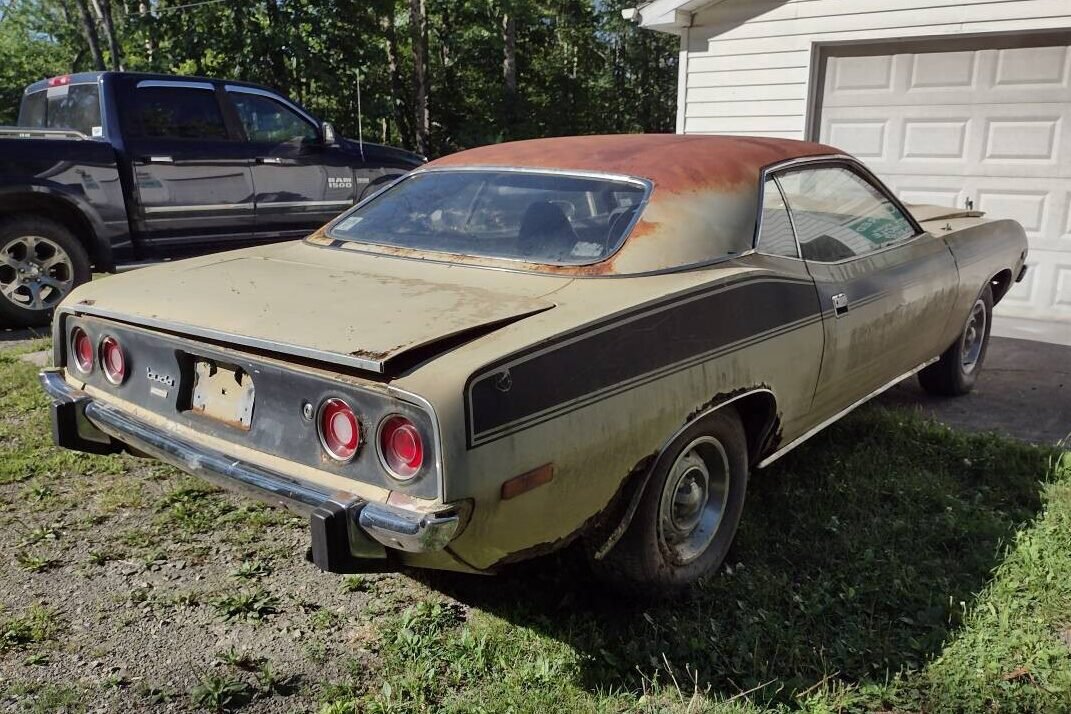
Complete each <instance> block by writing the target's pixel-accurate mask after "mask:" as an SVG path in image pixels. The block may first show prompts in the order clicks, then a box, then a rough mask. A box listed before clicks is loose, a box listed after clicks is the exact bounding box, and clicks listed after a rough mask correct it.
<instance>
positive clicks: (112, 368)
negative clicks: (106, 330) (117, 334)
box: [100, 335, 126, 384]
mask: <svg viewBox="0 0 1071 714" xmlns="http://www.w3.org/2000/svg"><path fill="white" fill-rule="evenodd" d="M100 368H101V370H103V372H104V376H105V377H107V379H108V381H109V382H111V383H112V384H122V383H123V380H124V379H126V355H125V354H124V353H123V346H122V345H121V344H119V340H117V339H115V338H114V337H112V336H111V335H109V336H107V337H105V338H104V339H103V340H101V342H100Z"/></svg>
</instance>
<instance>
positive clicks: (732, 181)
mask: <svg viewBox="0 0 1071 714" xmlns="http://www.w3.org/2000/svg"><path fill="white" fill-rule="evenodd" d="M838 153H840V152H839V151H837V150H836V149H834V148H832V147H829V146H824V145H822V144H815V143H811V142H805V141H793V140H791V139H774V138H768V137H744V136H699V135H687V136H685V135H681V134H617V135H607V136H568V137H559V138H552V139H531V140H528V141H514V142H508V143H504V144H492V145H488V146H482V147H479V148H476V149H469V150H467V151H459V152H458V153H456V154H451V155H449V156H444V157H443V158H441V159H436V160H435V161H432V162H431V163H429V164H427V165H426V166H425V167H422V168H421V169H418V170H419V171H424V170H435V169H447V170H449V169H451V168H463V167H465V168H467V167H489V168H490V167H494V168H512V169H553V170H561V171H581V172H597V173H604V174H617V175H623V176H631V177H636V178H641V179H647V180H648V181H650V182H651V184H652V190H651V192H650V195H649V198H648V199H647V203H646V205H644V206H643V207H642V208H641V213H640V215H639V217H638V219H637V221H636V223H635V224H634V225H633V227H632V230H631V231H630V232H629V234H628V236H627V237H626V239H625V241H624V243H623V244H622V246H621V248H620V249H618V251H617V252H616V253H614V254H613V255H611V256H609V257H607V258H606V259H604V260H602V261H601V262H598V263H593V264H590V265H545V264H539V263H521V262H518V261H507V262H505V263H503V261H502V260H500V259H496V258H481V257H475V256H466V255H461V254H457V255H450V256H449V258H448V260H450V261H451V262H458V263H466V264H471V265H496V266H497V265H503V267H510V268H513V269H521V270H530V271H532V272H537V273H547V274H556V275H572V276H597V275H619V276H620V275H635V274H643V273H648V272H657V271H663V270H673V269H677V268H682V267H686V266H692V265H697V264H704V263H708V262H711V261H714V260H718V259H720V258H727V257H733V256H735V255H740V254H742V253H745V252H747V251H748V250H750V248H751V246H752V241H753V237H754V232H755V225H756V214H757V210H758V196H759V177H760V176H761V174H762V170H763V168H765V167H766V166H769V165H771V164H775V163H779V162H782V161H786V160H789V159H794V158H801V157H807V156H821V155H830V154H838ZM310 240H312V241H314V242H325V241H327V242H329V241H330V239H329V238H328V237H326V236H325V235H324V234H323V232H322V231H321V233H319V234H317V235H315V236H312V237H310ZM362 249H364V250H370V251H372V252H381V253H389V254H392V255H404V256H412V257H420V258H425V257H429V256H427V255H425V254H424V253H423V252H421V251H419V250H416V249H410V248H404V247H398V246H390V247H385V246H379V247H377V246H369V245H362ZM435 257H438V258H440V259H441V258H442V255H438V256H435Z"/></svg>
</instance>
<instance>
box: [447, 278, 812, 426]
mask: <svg viewBox="0 0 1071 714" xmlns="http://www.w3.org/2000/svg"><path fill="white" fill-rule="evenodd" d="M819 320H821V311H820V309H819V304H818V297H817V292H816V290H815V286H814V284H813V283H812V282H811V281H809V280H792V279H785V278H771V277H762V278H755V277H751V276H747V277H746V278H745V279H742V280H738V281H735V282H732V283H728V284H726V283H723V284H720V285H718V286H716V287H714V288H706V289H704V290H700V291H693V292H690V293H686V294H684V295H675V296H673V297H671V298H669V299H668V300H664V301H659V302H658V303H656V304H648V305H645V306H643V307H641V308H639V309H636V310H634V311H631V312H629V313H627V314H624V315H617V316H614V317H613V318H610V319H609V320H606V321H604V322H601V323H596V324H592V325H589V326H586V327H584V328H581V329H579V330H575V331H573V332H572V333H569V334H566V335H562V336H561V337H559V338H557V339H555V340H554V341H553V342H548V343H544V344H541V345H539V346H537V347H535V348H533V349H531V350H528V351H526V352H524V353H521V354H516V355H512V356H510V357H508V358H506V359H504V360H501V361H500V362H498V363H495V364H492V365H489V366H488V367H487V368H485V369H484V370H482V371H481V372H480V373H479V374H477V375H475V376H473V377H472V378H471V379H470V382H469V384H468V386H467V388H466V396H467V399H466V404H465V406H466V411H467V412H468V414H467V417H468V419H467V421H468V424H467V431H468V443H469V446H470V447H472V446H476V445H479V444H483V443H487V442H489V441H493V440H495V439H498V438H501V437H503V436H506V435H508V434H510V433H513V432H515V431H517V430H519V429H522V428H525V427H528V426H532V425H534V424H536V423H539V422H541V421H546V420H547V419H551V418H554V417H556V416H560V415H562V414H565V413H568V412H570V411H573V410H575V409H579V408H580V407H582V406H584V405H586V404H590V403H592V402H593V401H596V400H599V399H605V398H606V397H609V396H611V395H613V394H616V393H619V392H621V391H623V390H625V389H631V388H633V387H636V386H639V385H640V384H644V383H646V382H649V381H652V380H654V379H658V378H660V377H663V376H665V375H668V374H671V373H673V372H675V371H679V370H681V369H686V368H688V367H690V366H693V365H695V364H699V363H701V362H704V361H707V360H710V359H713V358H716V357H718V356H721V355H723V354H727V353H729V352H732V351H735V350H738V349H742V348H743V347H746V346H748V345H750V344H753V343H754V342H756V341H758V340H760V339H769V338H771V337H774V336H776V335H778V334H782V333H783V332H787V331H789V330H793V329H797V328H799V327H803V326H804V325H807V324H810V323H812V322H816V321H819Z"/></svg>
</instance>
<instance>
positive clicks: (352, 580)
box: [339, 575, 372, 593]
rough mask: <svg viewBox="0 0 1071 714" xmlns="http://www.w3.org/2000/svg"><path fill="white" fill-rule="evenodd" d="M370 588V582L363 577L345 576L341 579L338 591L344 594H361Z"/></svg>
mask: <svg viewBox="0 0 1071 714" xmlns="http://www.w3.org/2000/svg"><path fill="white" fill-rule="evenodd" d="M371 587H372V583H371V581H369V580H368V578H366V577H364V576H363V575H347V576H346V577H344V578H342V584H341V585H340V586H339V589H340V590H342V592H344V593H363V592H367V591H368V590H370V589H371Z"/></svg>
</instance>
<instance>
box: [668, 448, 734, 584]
mask: <svg viewBox="0 0 1071 714" xmlns="http://www.w3.org/2000/svg"><path fill="white" fill-rule="evenodd" d="M728 497H729V460H728V457H726V455H725V449H724V448H723V447H722V445H721V443H720V442H719V441H718V440H717V439H715V438H714V437H711V436H704V437H700V438H698V439H696V440H695V441H693V442H692V443H691V444H689V445H688V446H687V448H685V449H684V450H683V451H681V453H680V455H679V456H678V457H677V460H676V461H675V462H674V463H673V466H672V468H670V471H669V475H668V477H667V478H666V482H665V486H664V487H663V489H662V497H661V501H660V503H659V523H658V535H659V541H660V544H661V546H662V549H663V550H664V551H665V553H666V554H667V555H668V556H669V557H670V559H671V560H673V561H674V562H676V563H678V564H680V565H683V564H686V563H689V562H691V561H693V560H695V559H696V558H698V557H699V556H701V555H702V554H703V553H704V552H706V550H707V548H708V547H709V546H710V543H711V542H712V541H713V540H714V536H715V534H716V533H717V532H718V526H720V525H721V521H722V516H723V515H724V513H725V506H726V503H727V502H728Z"/></svg>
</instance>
